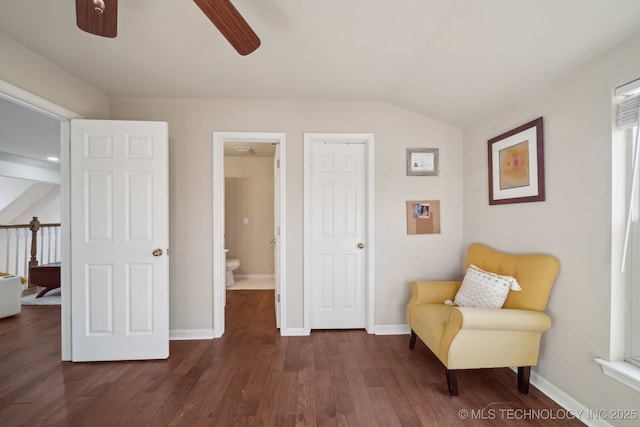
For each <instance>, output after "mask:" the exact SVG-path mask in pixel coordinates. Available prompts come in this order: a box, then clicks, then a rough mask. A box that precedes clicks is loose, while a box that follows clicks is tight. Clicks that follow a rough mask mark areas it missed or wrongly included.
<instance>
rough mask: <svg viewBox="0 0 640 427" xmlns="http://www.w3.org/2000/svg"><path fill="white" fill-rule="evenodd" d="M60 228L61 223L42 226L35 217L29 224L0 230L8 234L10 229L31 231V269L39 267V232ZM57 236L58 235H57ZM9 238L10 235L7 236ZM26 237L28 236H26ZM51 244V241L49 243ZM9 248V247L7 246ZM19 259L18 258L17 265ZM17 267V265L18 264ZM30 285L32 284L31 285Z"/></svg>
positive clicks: (15, 225) (6, 226) (0, 226)
mask: <svg viewBox="0 0 640 427" xmlns="http://www.w3.org/2000/svg"><path fill="white" fill-rule="evenodd" d="M57 227H60V223H45V224H42V223H41V222H40V221H39V220H38V217H36V216H34V217H33V219H32V220H31V222H29V223H28V224H12V225H0V230H6V233H8V232H9V231H8V230H10V229H14V230H25V233H26V230H30V231H31V258H30V259H29V262H28V266H29V268H31V267H37V266H38V265H39V262H38V231H40V230H41V229H51V228H54V229H55V228H57ZM16 233H19V231H16ZM56 235H57V233H56ZM7 236H8V234H7ZM16 236H17V234H16ZM25 237H26V234H25ZM49 242H50V241H49ZM7 245H8V241H7ZM7 248H8V246H7ZM26 255H27V254H26V248H25V257H26ZM42 255H43V256H44V252H43V253H42ZM8 257H9V255H8V254H7V262H8V259H9V258H8ZM17 259H18V258H16V263H17V262H18V261H17ZM25 262H26V260H25ZM16 265H17V264H16ZM7 267H8V266H7ZM29 285H30V283H29Z"/></svg>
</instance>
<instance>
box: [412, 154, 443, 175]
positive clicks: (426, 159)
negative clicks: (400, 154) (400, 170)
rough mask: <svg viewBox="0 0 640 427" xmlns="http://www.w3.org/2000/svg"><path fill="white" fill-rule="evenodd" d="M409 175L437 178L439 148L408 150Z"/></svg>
mask: <svg viewBox="0 0 640 427" xmlns="http://www.w3.org/2000/svg"><path fill="white" fill-rule="evenodd" d="M407 175H409V176H437V175H438V149H437V148H407Z"/></svg>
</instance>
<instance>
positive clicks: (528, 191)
mask: <svg viewBox="0 0 640 427" xmlns="http://www.w3.org/2000/svg"><path fill="white" fill-rule="evenodd" d="M487 144H488V154H489V204H490V205H500V204H507V203H523V202H540V201H544V199H545V188H544V147H543V121H542V117H538V118H537V119H535V120H533V121H531V122H529V123H525V124H524V125H522V126H519V127H517V128H515V129H513V130H510V131H509V132H505V133H503V134H502V135H499V136H496V137H495V138H491V139H490V140H489V141H487Z"/></svg>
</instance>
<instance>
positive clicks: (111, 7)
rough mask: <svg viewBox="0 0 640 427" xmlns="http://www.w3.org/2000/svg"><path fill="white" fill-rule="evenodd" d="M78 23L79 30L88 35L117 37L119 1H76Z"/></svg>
mask: <svg viewBox="0 0 640 427" xmlns="http://www.w3.org/2000/svg"><path fill="white" fill-rule="evenodd" d="M101 10H102V11H101ZM76 23H77V24H78V28H80V29H81V30H82V31H86V32H87V33H91V34H95V35H96V36H102V37H109V38H113V37H116V36H117V35H118V0H76Z"/></svg>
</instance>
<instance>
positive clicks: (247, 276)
mask: <svg viewBox="0 0 640 427" xmlns="http://www.w3.org/2000/svg"><path fill="white" fill-rule="evenodd" d="M233 277H235V278H236V279H275V278H276V276H275V274H235V273H234V275H233Z"/></svg>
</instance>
